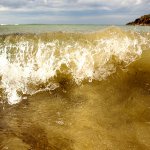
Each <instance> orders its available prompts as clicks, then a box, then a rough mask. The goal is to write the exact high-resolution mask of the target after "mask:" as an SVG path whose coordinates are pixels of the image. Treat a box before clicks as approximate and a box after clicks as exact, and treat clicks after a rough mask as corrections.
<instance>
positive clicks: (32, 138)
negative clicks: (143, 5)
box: [0, 25, 150, 150]
mask: <svg viewBox="0 0 150 150" xmlns="http://www.w3.org/2000/svg"><path fill="white" fill-rule="evenodd" d="M0 149H2V150H6V149H9V150H149V149H150V27H149V26H112V25H0Z"/></svg>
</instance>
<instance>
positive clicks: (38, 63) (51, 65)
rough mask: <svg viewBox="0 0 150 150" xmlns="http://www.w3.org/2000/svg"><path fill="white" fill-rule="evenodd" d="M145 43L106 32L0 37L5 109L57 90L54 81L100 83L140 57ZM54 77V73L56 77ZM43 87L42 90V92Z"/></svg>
mask: <svg viewBox="0 0 150 150" xmlns="http://www.w3.org/2000/svg"><path fill="white" fill-rule="evenodd" d="M143 45H146V38H144V37H142V36H141V35H139V34H137V33H132V32H127V31H126V32H125V31H122V30H121V29H118V28H109V29H106V30H104V31H101V32H97V33H88V34H81V33H61V32H58V33H45V34H39V35H35V34H24V35H7V36H6V35H5V36H1V37H0V76H1V82H0V86H1V88H2V89H3V90H4V92H3V97H5V98H6V99H7V100H8V103H9V104H15V103H18V102H19V101H20V100H21V99H22V95H23V94H34V93H36V92H38V91H41V90H54V89H55V88H57V87H59V82H58V81H57V78H58V76H59V75H61V74H66V75H69V76H70V78H71V80H73V81H75V82H76V83H77V84H80V83H81V82H82V81H83V80H88V81H89V82H91V81H92V80H103V79H105V78H106V77H108V76H109V75H111V74H112V73H114V72H116V69H117V68H118V67H120V68H124V67H126V66H127V65H129V64H130V63H131V62H133V61H135V60H136V59H137V58H138V57H139V56H140V55H141V54H142V46H143ZM58 72H59V73H58ZM41 85H42V86H41Z"/></svg>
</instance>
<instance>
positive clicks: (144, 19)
mask: <svg viewBox="0 0 150 150" xmlns="http://www.w3.org/2000/svg"><path fill="white" fill-rule="evenodd" d="M126 25H141V26H150V14H148V15H144V16H141V17H140V18H137V19H135V21H133V22H129V23H127V24H126Z"/></svg>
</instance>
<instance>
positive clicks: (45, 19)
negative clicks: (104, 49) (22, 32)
mask: <svg viewBox="0 0 150 150" xmlns="http://www.w3.org/2000/svg"><path fill="white" fill-rule="evenodd" d="M149 13H150V0H0V24H126V23H127V22H129V21H133V20H135V19H136V18H137V17H140V16H142V15H144V14H149Z"/></svg>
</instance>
